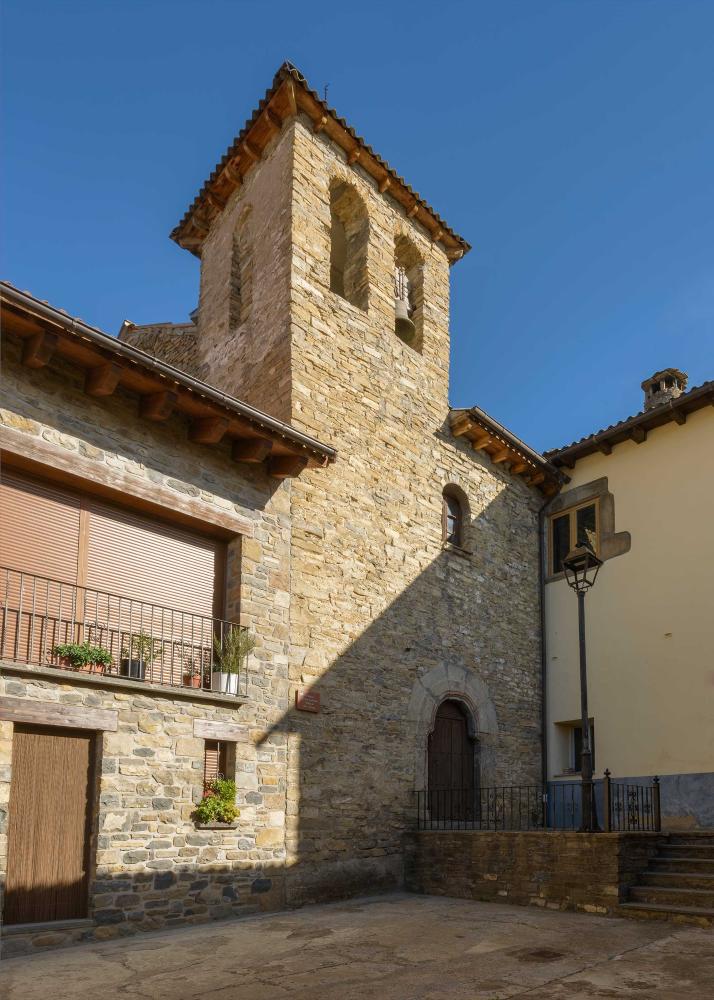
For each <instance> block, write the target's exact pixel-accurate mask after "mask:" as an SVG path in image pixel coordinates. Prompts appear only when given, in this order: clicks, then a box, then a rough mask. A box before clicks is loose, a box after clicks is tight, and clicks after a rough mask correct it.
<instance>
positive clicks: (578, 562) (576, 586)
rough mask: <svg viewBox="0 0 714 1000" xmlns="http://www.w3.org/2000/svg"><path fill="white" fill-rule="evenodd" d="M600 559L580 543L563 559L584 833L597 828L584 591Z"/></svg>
mask: <svg viewBox="0 0 714 1000" xmlns="http://www.w3.org/2000/svg"><path fill="white" fill-rule="evenodd" d="M601 566H602V560H601V559H598V557H597V556H596V555H595V553H594V552H593V550H592V549H591V548H590V546H589V545H586V544H581V545H578V546H576V547H575V548H574V549H572V550H571V551H570V552H569V553H568V554H567V556H566V557H565V559H563V569H564V571H565V579H566V580H567V581H568V585H569V586H570V587H572V588H573V590H574V591H575V593H576V594H577V595H578V638H579V641H580V715H581V719H582V727H583V740H582V744H583V748H582V755H581V766H580V782H581V798H582V811H583V817H582V825H581V827H580V829H581V830H582V831H584V832H586V833H589V832H592V831H593V830H597V829H599V827H598V825H597V814H596V810H595V797H594V795H593V751H592V743H591V741H590V717H589V715H588V678H587V669H586V664H585V594H586V593H587V591H588V590H590V588H591V587H592V586H593V585H594V583H595V580H596V579H597V574H598V570H599V569H600V567H601Z"/></svg>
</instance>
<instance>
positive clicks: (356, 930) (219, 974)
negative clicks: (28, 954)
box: [0, 894, 714, 1000]
mask: <svg viewBox="0 0 714 1000" xmlns="http://www.w3.org/2000/svg"><path fill="white" fill-rule="evenodd" d="M0 997H1V998H2V1000H47V998H52V1000H85V998H86V1000H89V998H92V1000H100V998H101V1000H110V998H114V997H122V998H146V1000H164V998H166V1000H169V998H170V1000H189V998H191V1000H194V998H203V997H206V998H210V1000H282V998H296V1000H303V998H304V1000H308V998H309V1000H328V998H329V1000H358V998H359V1000H372V998H374V1000H377V998H379V1000H440V998H442V997H444V998H449V1000H506V998H509V997H527V998H528V1000H566V998H567V1000H571V998H575V997H577V998H580V997H583V998H586V997H587V998H595V997H612V998H617V1000H623V998H628V997H637V998H638V1000H665V998H666V1000H682V998H689V997H691V998H693V1000H714V930H704V929H700V928H696V927H681V926H674V925H672V924H668V923H665V922H659V921H642V922H640V921H635V920H622V919H606V918H603V917H590V916H586V915H582V914H572V913H557V912H551V911H543V910H538V909H534V908H527V907H517V906H506V905H498V904H492V903H477V902H471V901H467V900H460V899H445V898H442V897H436V896H413V895H403V894H399V895H391V896H380V897H372V898H370V899H358V900H352V901H349V902H345V903H335V904H330V905H325V906H310V907H305V908H304V909H301V910H295V911H291V912H281V913H275V914H265V915H263V916H259V917H250V918H247V919H244V920H240V921H233V922H223V923H215V924H210V925H202V926H200V927H190V928H180V929H176V930H173V931H162V932H158V933H154V934H143V935H138V936H136V937H132V938H128V939H123V940H120V941H111V942H106V943H101V944H90V945H83V946H79V947H76V948H66V949H62V950H60V951H54V952H47V953H45V954H39V955H36V956H34V957H33V958H16V959H10V960H8V961H5V962H2V963H0Z"/></svg>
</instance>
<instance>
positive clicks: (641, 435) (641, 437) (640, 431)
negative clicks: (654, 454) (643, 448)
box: [630, 427, 647, 444]
mask: <svg viewBox="0 0 714 1000" xmlns="http://www.w3.org/2000/svg"><path fill="white" fill-rule="evenodd" d="M630 437H631V438H632V440H633V441H634V442H635V444H642V442H643V441H646V440H647V431H646V430H645V428H644V427H633V428H632V430H631V431H630Z"/></svg>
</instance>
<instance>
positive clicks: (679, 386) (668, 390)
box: [642, 368, 687, 410]
mask: <svg viewBox="0 0 714 1000" xmlns="http://www.w3.org/2000/svg"><path fill="white" fill-rule="evenodd" d="M642 389H643V391H644V394H645V410H653V409H654V408H655V407H656V406H662V404H663V403H671V402H672V400H674V399H676V398H677V396H681V395H682V393H683V392H685V391H686V389H687V373H686V372H680V371H679V370H678V369H677V368H664V369H662V371H661V372H655V373H654V375H650V377H649V378H646V379H645V380H644V382H643V383H642Z"/></svg>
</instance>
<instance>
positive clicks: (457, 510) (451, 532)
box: [441, 486, 466, 548]
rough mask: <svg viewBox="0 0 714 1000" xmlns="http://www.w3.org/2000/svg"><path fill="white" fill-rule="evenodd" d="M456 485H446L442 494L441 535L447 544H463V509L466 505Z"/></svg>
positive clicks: (460, 546)
mask: <svg viewBox="0 0 714 1000" xmlns="http://www.w3.org/2000/svg"><path fill="white" fill-rule="evenodd" d="M461 492H462V491H461V490H460V489H459V488H458V487H457V486H446V487H445V488H444V492H443V495H442V523H441V526H442V536H443V540H444V541H445V542H447V543H448V544H449V545H458V546H459V548H463V544H464V511H465V509H466V505H465V502H464V499H463V498H462V496H461Z"/></svg>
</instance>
